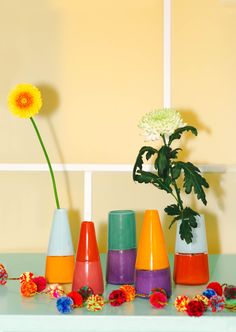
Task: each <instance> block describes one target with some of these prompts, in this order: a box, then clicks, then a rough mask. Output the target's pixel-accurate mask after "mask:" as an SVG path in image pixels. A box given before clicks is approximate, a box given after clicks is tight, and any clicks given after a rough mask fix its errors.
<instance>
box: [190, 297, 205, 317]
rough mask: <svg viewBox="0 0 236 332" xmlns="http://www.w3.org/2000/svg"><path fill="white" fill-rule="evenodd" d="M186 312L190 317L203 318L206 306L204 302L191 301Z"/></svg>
mask: <svg viewBox="0 0 236 332" xmlns="http://www.w3.org/2000/svg"><path fill="white" fill-rule="evenodd" d="M186 311H187V314H188V315H189V316H196V317H199V316H202V315H203V313H204V311H205V308H204V304H203V303H202V301H197V300H191V301H189V303H188V304H187V308H186Z"/></svg>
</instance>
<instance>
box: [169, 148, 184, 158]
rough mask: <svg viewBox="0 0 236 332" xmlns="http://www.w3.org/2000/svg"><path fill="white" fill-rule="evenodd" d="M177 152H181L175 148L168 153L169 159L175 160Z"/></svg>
mask: <svg viewBox="0 0 236 332" xmlns="http://www.w3.org/2000/svg"><path fill="white" fill-rule="evenodd" d="M179 151H182V149H180V148H177V149H174V150H171V152H170V158H171V159H176V158H177V157H178V152H179Z"/></svg>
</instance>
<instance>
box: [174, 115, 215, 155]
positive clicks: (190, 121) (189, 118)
mask: <svg viewBox="0 0 236 332" xmlns="http://www.w3.org/2000/svg"><path fill="white" fill-rule="evenodd" d="M178 111H180V113H181V116H182V118H183V121H184V122H185V123H186V125H188V126H192V127H195V128H196V129H197V131H198V132H199V131H205V132H206V133H207V134H208V135H210V134H211V130H210V128H209V127H207V126H206V125H205V124H204V123H203V122H201V121H200V119H199V117H198V116H197V115H196V112H193V111H191V110H187V109H179V110H178ZM192 139H193V140H194V139H197V137H196V136H194V135H193V134H192V133H190V132H186V133H185V134H184V135H183V136H182V138H181V140H180V142H181V144H180V145H181V146H180V147H182V146H184V149H183V151H181V152H180V155H181V156H180V159H182V160H188V156H189V154H190V150H189V149H188V142H189V141H190V140H192Z"/></svg>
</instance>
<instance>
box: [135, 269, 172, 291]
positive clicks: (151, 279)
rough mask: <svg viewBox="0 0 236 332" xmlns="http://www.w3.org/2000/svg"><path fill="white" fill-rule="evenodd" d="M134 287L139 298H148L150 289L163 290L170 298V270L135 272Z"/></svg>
mask: <svg viewBox="0 0 236 332" xmlns="http://www.w3.org/2000/svg"><path fill="white" fill-rule="evenodd" d="M135 287H136V292H137V294H140V295H141V297H145V296H146V297H149V295H150V292H151V291H152V289H155V288H163V289H164V290H165V291H166V294H167V296H168V297H170V296H171V274H170V268H169V267H168V268H166V269H161V270H154V271H148V270H136V272H135Z"/></svg>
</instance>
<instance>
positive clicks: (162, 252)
mask: <svg viewBox="0 0 236 332" xmlns="http://www.w3.org/2000/svg"><path fill="white" fill-rule="evenodd" d="M135 287H136V292H137V294H140V295H141V296H144V297H145V296H146V297H148V296H149V294H150V292H151V290H152V289H154V288H163V289H164V290H165V291H166V293H167V295H168V297H170V296H171V274H170V264H169V260H168V256H167V252H166V247H165V240H164V235H163V231H162V227H161V223H160V218H159V214H158V211H157V210H147V211H146V212H145V215H144V222H143V225H142V229H141V235H140V240H139V245H138V252H137V259H136V272H135Z"/></svg>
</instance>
